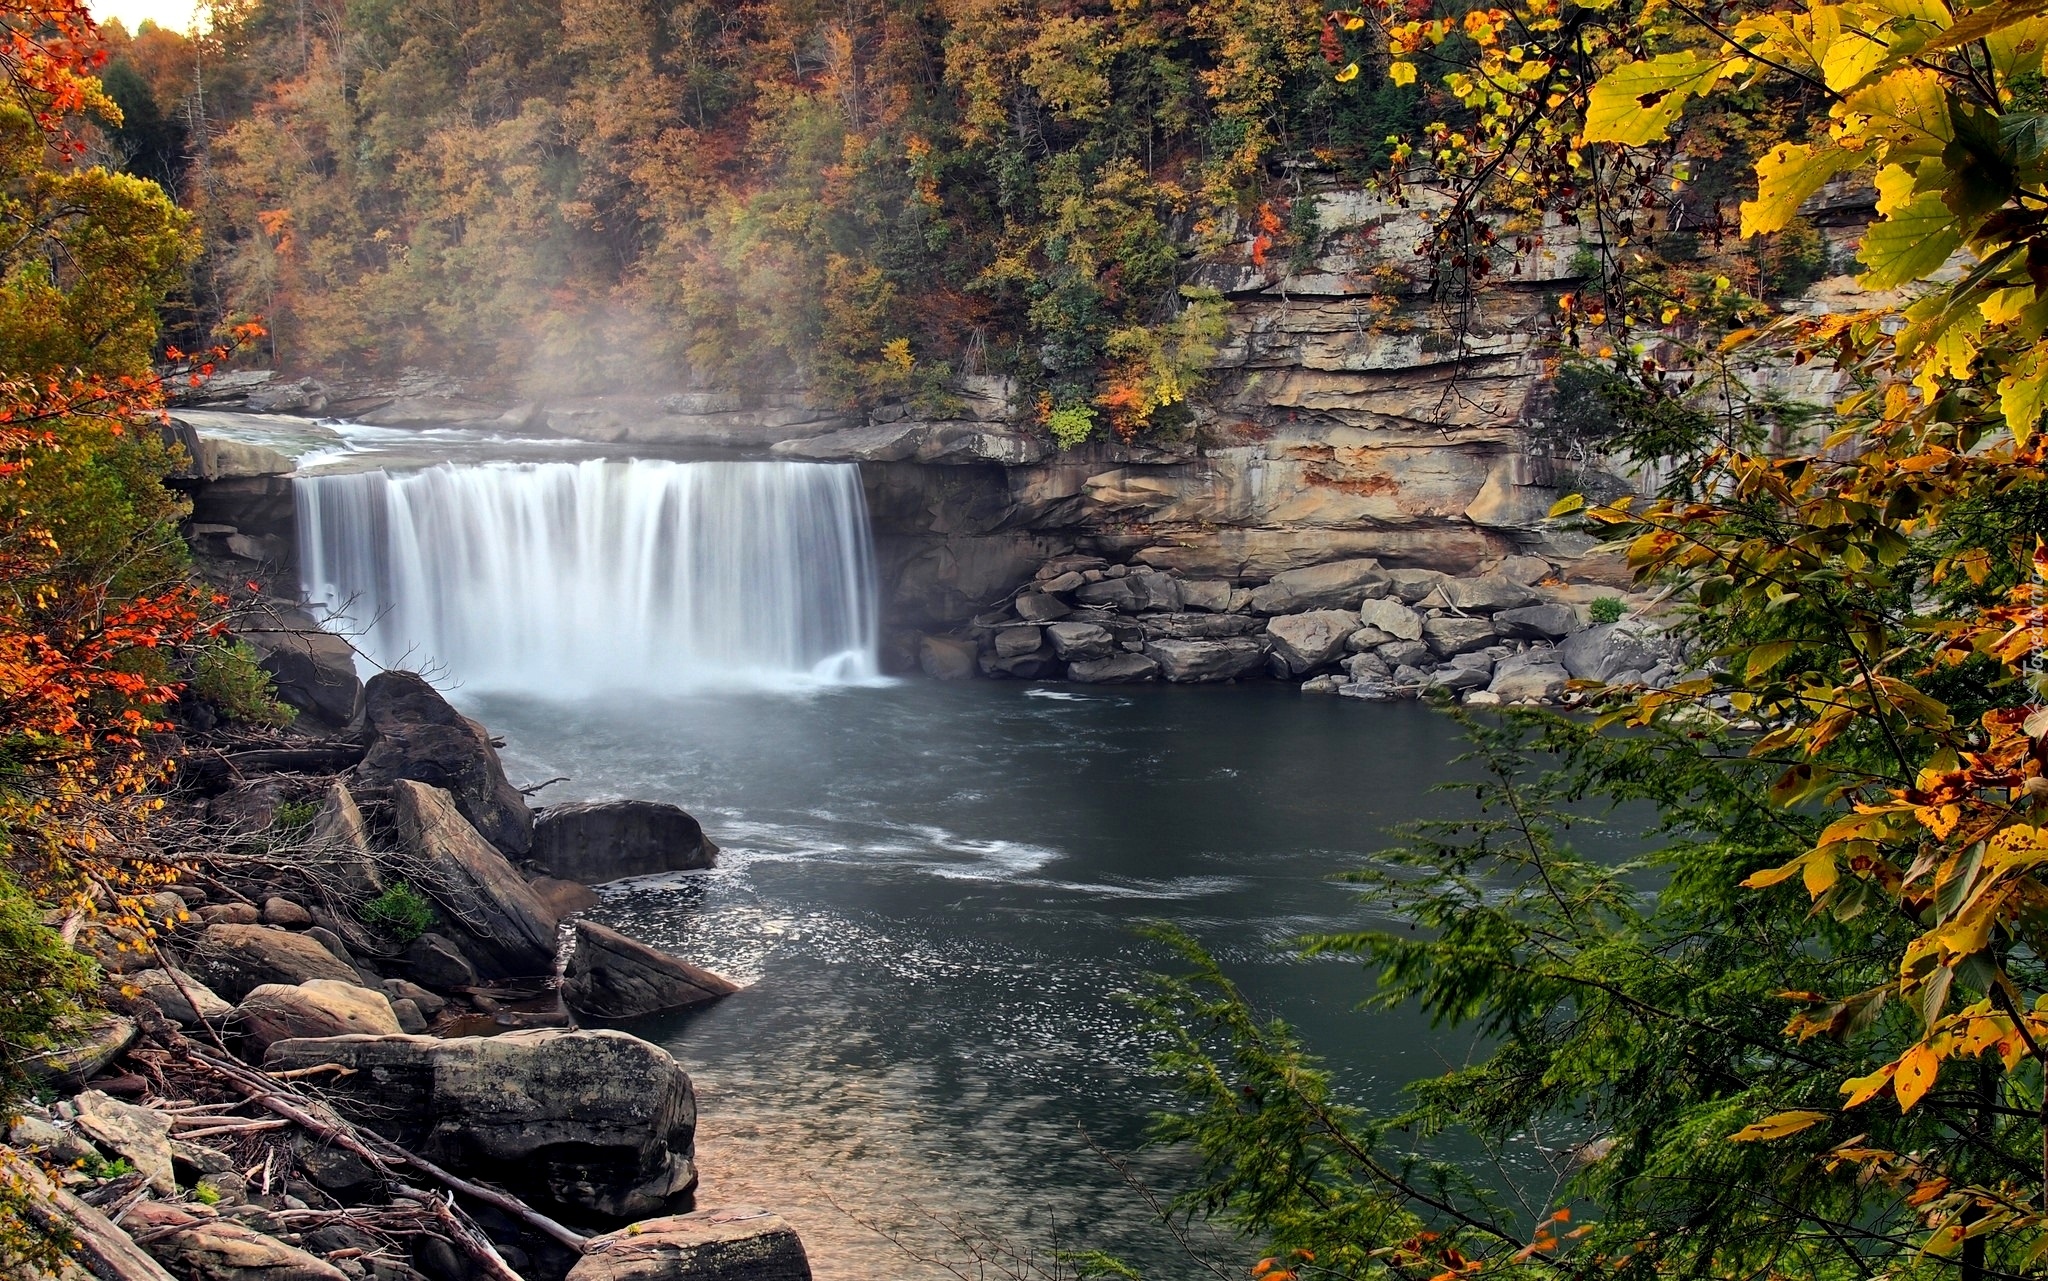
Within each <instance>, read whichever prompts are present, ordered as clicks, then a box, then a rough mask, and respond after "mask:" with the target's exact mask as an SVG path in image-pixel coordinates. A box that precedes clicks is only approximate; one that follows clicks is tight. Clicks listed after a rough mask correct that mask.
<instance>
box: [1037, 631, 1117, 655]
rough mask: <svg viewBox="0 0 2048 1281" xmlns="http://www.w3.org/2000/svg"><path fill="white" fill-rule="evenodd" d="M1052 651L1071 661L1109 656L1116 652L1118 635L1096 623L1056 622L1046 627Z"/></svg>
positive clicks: (1046, 634)
mask: <svg viewBox="0 0 2048 1281" xmlns="http://www.w3.org/2000/svg"><path fill="white" fill-rule="evenodd" d="M1045 638H1046V639H1047V640H1049V641H1051V642H1052V652H1053V653H1055V654H1057V655H1059V656H1060V657H1061V658H1063V659H1065V660H1066V661H1067V662H1070V663H1085V662H1088V661H1089V660H1091V659H1101V658H1108V657H1109V656H1110V655H1111V654H1114V653H1116V637H1114V636H1112V635H1110V634H1109V629H1108V628H1107V627H1100V626H1097V625H1096V624H1094V623H1072V622H1069V623H1054V624H1052V625H1051V626H1050V627H1047V628H1046V629H1045Z"/></svg>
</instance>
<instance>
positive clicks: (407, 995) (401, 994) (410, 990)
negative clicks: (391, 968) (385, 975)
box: [378, 979, 448, 1018]
mask: <svg viewBox="0 0 2048 1281" xmlns="http://www.w3.org/2000/svg"><path fill="white" fill-rule="evenodd" d="M378 986H379V988H380V989H381V990H382V991H383V993H384V995H385V997H386V998H387V999H389V1000H390V1002H391V1003H392V1004H393V1005H397V1004H398V1003H399V1002H400V1001H411V1002H412V1003H413V1004H414V1005H415V1006H417V1007H419V1011H420V1013H422V1014H424V1015H426V1016H427V1017H428V1018H433V1017H434V1016H435V1015H436V1014H439V1013H440V1012H441V1010H442V1007H444V1006H446V1005H447V1004H448V1002H447V1001H445V1000H443V999H442V998H441V997H438V996H436V995H434V994H433V993H432V992H429V991H428V990H427V989H425V988H423V987H421V986H420V985H419V984H417V983H409V982H407V981H406V980H404V979H385V980H384V981H383V983H381V984H379V985H378Z"/></svg>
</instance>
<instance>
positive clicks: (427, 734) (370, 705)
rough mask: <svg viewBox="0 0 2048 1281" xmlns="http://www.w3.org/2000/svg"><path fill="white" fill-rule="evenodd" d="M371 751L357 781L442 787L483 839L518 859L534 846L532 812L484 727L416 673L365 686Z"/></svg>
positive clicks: (392, 674) (381, 678)
mask: <svg viewBox="0 0 2048 1281" xmlns="http://www.w3.org/2000/svg"><path fill="white" fill-rule="evenodd" d="M363 707H364V711H365V713H366V715H367V716H368V719H369V727H370V747H369V750H368V751H367V752H365V753H364V755H363V762H362V764H361V765H358V766H357V767H356V777H357V778H359V779H361V780H362V782H363V783H364V784H365V785H366V786H368V787H373V788H388V787H391V786H392V785H393V784H395V783H397V782H399V781H400V780H401V779H406V780H410V781H412V782H415V783H425V784H426V785H427V786H429V787H438V788H440V789H441V790H442V791H445V792H447V793H448V794H449V795H450V796H452V797H454V799H455V807H456V808H457V809H458V810H460V811H461V812H462V816H463V817H464V818H466V819H468V820H469V822H470V824H471V825H472V826H474V827H475V828H476V830H477V831H479V832H481V833H483V837H484V839H485V840H487V841H489V842H490V843H491V844H493V845H495V846H497V847H498V848H499V849H501V850H503V851H505V852H506V853H507V854H510V855H513V856H514V857H517V856H520V855H523V854H525V853H526V851H527V850H528V849H529V848H531V846H532V845H533V812H532V811H531V810H529V809H528V808H527V807H526V798H525V797H524V796H522V795H520V793H519V789H518V788H516V787H514V786H512V784H511V783H510V782H508V781H507V780H506V778H505V768H504V766H503V765H501V764H499V762H498V752H497V749H496V748H494V747H492V746H491V736H490V733H489V732H488V731H487V730H485V729H484V727H483V726H481V725H479V724H477V723H476V722H475V721H473V720H471V719H469V718H468V717H467V716H464V715H463V714H462V713H460V712H458V711H456V710H455V709H454V708H453V707H450V706H449V705H448V700H447V699H445V698H442V697H441V695H440V694H439V692H437V691H436V690H435V689H434V687H433V686H432V685H429V684H427V682H426V681H425V680H424V679H422V678H421V677H420V676H418V675H417V674H415V673H413V672H384V673H381V674H380V675H377V676H373V677H371V678H370V683H369V684H368V685H366V686H364V690H363Z"/></svg>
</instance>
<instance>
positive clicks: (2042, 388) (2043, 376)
mask: <svg viewBox="0 0 2048 1281" xmlns="http://www.w3.org/2000/svg"><path fill="white" fill-rule="evenodd" d="M2007 368H2008V369H2009V370H2010V371H2011V372H2009V373H2008V374H2006V376H2005V377H2003V378H2001V379H1999V380H1998V408H1999V410H2000V412H2002V413H2003V414H2004V415H2005V426H2006V429H2007V430H2008V431H2010V432H2012V438H2013V440H2015V441H2016V442H2018V443H2019V444H2020V445H2022V446H2024V445H2025V444H2026V443H2027V440H2028V438H2029V437H2031V436H2032V435H2033V434H2034V425H2035V424H2036V423H2038V422H2040V421H2041V407H2042V405H2043V404H2044V403H2048V343H2036V344H2034V345H2033V346H2032V347H2030V348H2028V349H2027V350H2026V351H2024V352H2022V353H2020V355H2019V356H2018V357H2017V358H2016V359H2015V360H2013V362H2012V363H2011V364H2010V365H2008V366H2007Z"/></svg>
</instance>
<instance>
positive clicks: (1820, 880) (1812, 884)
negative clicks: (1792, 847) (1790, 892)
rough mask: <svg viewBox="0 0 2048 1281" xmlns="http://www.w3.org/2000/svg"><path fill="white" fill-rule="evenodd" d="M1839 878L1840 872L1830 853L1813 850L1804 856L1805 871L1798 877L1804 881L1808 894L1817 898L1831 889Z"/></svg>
mask: <svg viewBox="0 0 2048 1281" xmlns="http://www.w3.org/2000/svg"><path fill="white" fill-rule="evenodd" d="M1840 878H1841V873H1840V872H1839V871H1837V870H1836V868H1835V860H1834V856H1833V855H1832V854H1827V853H1823V852H1822V851H1820V850H1815V851H1814V852H1813V853H1811V854H1809V855H1807V856H1806V871H1805V873H1804V875H1802V876H1801V878H1800V879H1801V880H1803V881H1804V882H1805V883H1806V892H1807V893H1808V894H1811V895H1812V896H1813V897H1815V898H1819V897H1820V896H1821V895H1823V894H1825V893H1827V892H1828V891H1829V890H1831V889H1833V888H1834V887H1835V882H1836V881H1837V880H1839V879H1840Z"/></svg>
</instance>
